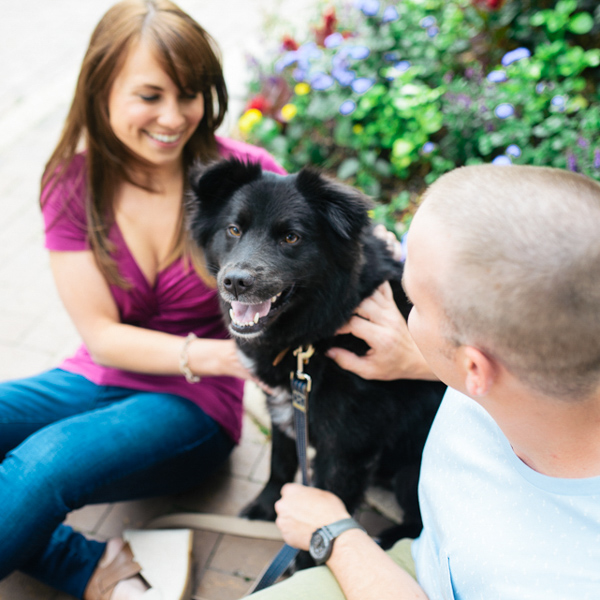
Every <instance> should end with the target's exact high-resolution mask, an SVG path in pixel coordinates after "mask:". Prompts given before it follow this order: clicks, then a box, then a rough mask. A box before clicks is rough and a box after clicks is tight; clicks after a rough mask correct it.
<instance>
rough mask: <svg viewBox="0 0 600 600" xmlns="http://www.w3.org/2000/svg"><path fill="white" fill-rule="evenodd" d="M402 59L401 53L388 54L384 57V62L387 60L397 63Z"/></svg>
mask: <svg viewBox="0 0 600 600" xmlns="http://www.w3.org/2000/svg"><path fill="white" fill-rule="evenodd" d="M399 58H400V53H399V52H386V53H385V54H384V55H383V60H385V61H386V62H395V61H397V60H398V59H399Z"/></svg>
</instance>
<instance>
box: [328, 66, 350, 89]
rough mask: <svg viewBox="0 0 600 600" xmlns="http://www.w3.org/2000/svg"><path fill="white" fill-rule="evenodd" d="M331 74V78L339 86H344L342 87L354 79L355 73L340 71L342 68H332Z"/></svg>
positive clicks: (347, 70) (345, 70)
mask: <svg viewBox="0 0 600 600" xmlns="http://www.w3.org/2000/svg"><path fill="white" fill-rule="evenodd" d="M331 74H332V75H333V77H334V78H335V79H337V80H338V82H339V83H340V85H344V86H347V85H350V84H351V83H352V82H353V81H354V79H355V78H356V73H355V72H354V71H351V70H349V69H342V68H338V67H334V68H333V69H332V70H331Z"/></svg>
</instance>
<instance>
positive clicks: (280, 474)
mask: <svg viewBox="0 0 600 600" xmlns="http://www.w3.org/2000/svg"><path fill="white" fill-rule="evenodd" d="M297 470H298V458H297V456H296V443H295V441H294V440H293V439H291V438H289V437H288V436H287V435H285V433H283V432H282V431H280V429H279V428H278V427H273V433H272V447H271V475H270V477H269V481H268V482H267V484H266V485H265V487H264V488H263V490H262V492H261V493H260V494H259V495H258V496H257V497H256V498H255V499H254V500H253V501H252V502H250V504H248V505H247V506H246V507H245V508H244V509H243V510H242V512H241V513H240V516H242V517H247V518H249V519H262V520H265V521H274V520H275V517H276V515H275V508H274V504H275V502H277V500H279V498H280V497H281V487H282V486H283V484H285V483H289V482H291V481H293V480H294V477H295V475H296V471H297Z"/></svg>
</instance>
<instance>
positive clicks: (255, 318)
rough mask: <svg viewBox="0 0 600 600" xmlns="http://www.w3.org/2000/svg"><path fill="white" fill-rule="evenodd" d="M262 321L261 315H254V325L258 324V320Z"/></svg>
mask: <svg viewBox="0 0 600 600" xmlns="http://www.w3.org/2000/svg"><path fill="white" fill-rule="evenodd" d="M259 319H260V315H259V314H258V313H256V314H255V315H254V323H258V320H259Z"/></svg>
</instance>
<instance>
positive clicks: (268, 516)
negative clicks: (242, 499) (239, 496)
mask: <svg viewBox="0 0 600 600" xmlns="http://www.w3.org/2000/svg"><path fill="white" fill-rule="evenodd" d="M240 517H244V518H246V519H252V520H260V521H274V520H275V518H276V517H277V515H276V514H275V508H273V505H272V504H271V505H267V504H264V503H262V502H258V501H257V500H255V501H254V502H250V504H248V505H246V506H245V507H244V508H243V509H242V511H241V512H240Z"/></svg>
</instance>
